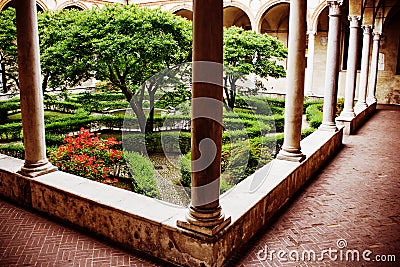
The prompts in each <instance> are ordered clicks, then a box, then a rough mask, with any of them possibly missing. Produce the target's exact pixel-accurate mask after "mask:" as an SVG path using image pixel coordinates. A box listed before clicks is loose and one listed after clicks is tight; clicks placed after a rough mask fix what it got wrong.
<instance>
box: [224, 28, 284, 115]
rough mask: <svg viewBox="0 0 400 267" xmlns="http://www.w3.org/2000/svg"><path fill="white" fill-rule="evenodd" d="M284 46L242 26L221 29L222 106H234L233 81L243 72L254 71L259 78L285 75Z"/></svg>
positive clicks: (235, 88) (231, 107)
mask: <svg viewBox="0 0 400 267" xmlns="http://www.w3.org/2000/svg"><path fill="white" fill-rule="evenodd" d="M286 57H287V48H286V47H285V46H284V45H283V44H282V43H281V42H280V41H279V40H277V39H276V38H273V37H271V36H269V35H267V34H259V33H256V32H254V31H245V30H243V29H242V28H238V27H235V26H233V27H230V28H227V29H225V31H224V67H225V69H224V71H225V77H224V90H225V106H226V107H227V108H228V109H233V108H234V103H235V98H236V94H237V87H236V82H237V80H238V79H241V78H243V75H248V74H250V73H255V74H257V75H259V76H260V77H263V78H266V77H274V78H279V77H285V75H286V72H285V68H284V66H282V65H280V64H279V61H282V60H283V59H285V58H286Z"/></svg>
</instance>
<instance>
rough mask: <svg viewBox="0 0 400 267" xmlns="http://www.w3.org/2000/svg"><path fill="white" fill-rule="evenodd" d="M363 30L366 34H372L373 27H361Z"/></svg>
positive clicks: (365, 25)
mask: <svg viewBox="0 0 400 267" xmlns="http://www.w3.org/2000/svg"><path fill="white" fill-rule="evenodd" d="M361 28H362V29H363V32H364V34H369V35H370V34H371V33H372V25H367V24H364V25H361Z"/></svg>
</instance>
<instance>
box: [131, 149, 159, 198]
mask: <svg viewBox="0 0 400 267" xmlns="http://www.w3.org/2000/svg"><path fill="white" fill-rule="evenodd" d="M124 157H125V160H126V161H127V164H128V167H129V169H130V172H131V174H132V179H133V180H134V185H135V191H136V192H139V193H143V194H144V195H146V196H149V197H157V196H158V189H157V183H156V180H155V173H154V167H153V164H152V163H151V162H150V160H149V159H148V158H146V157H144V156H142V155H141V154H139V153H137V152H128V151H124Z"/></svg>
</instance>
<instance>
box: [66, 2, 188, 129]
mask: <svg viewBox="0 0 400 267" xmlns="http://www.w3.org/2000/svg"><path fill="white" fill-rule="evenodd" d="M84 12H85V13H86V15H82V16H81V19H79V21H78V22H77V23H76V25H75V26H74V27H73V28H72V29H70V31H69V34H68V35H67V38H66V39H65V40H63V41H62V43H63V46H64V47H68V48H69V49H71V48H74V49H73V50H72V51H74V52H75V54H74V55H70V56H71V57H74V58H76V59H80V58H82V57H84V56H87V55H90V56H91V58H90V59H89V60H86V61H85V62H86V64H87V63H88V62H89V63H90V64H91V69H92V70H93V71H94V72H95V74H94V75H95V77H96V78H97V79H99V80H107V81H110V82H111V84H112V85H113V86H114V87H116V88H119V89H120V90H121V91H122V93H123V94H124V95H125V96H126V98H127V100H128V101H130V106H131V108H132V110H133V111H134V113H135V114H136V117H137V118H138V121H139V125H140V129H141V131H142V132H144V131H145V130H146V115H145V112H144V110H143V100H144V99H145V93H147V94H149V98H150V106H151V107H153V106H154V104H152V102H153V103H154V95H155V91H156V90H157V88H158V84H159V83H160V82H161V81H160V80H159V79H157V78H153V79H150V80H149V78H150V77H152V76H153V75H154V74H156V73H158V72H160V71H161V70H163V69H166V68H172V67H173V66H175V65H176V64H178V63H182V62H186V61H188V60H189V59H190V56H191V26H190V23H189V22H188V21H187V20H185V19H183V18H180V17H178V16H175V15H173V14H171V13H169V12H164V11H161V10H160V9H149V8H139V7H138V6H136V5H127V6H119V5H112V6H105V7H104V8H102V9H92V10H90V11H84ZM76 46H78V47H76ZM75 47H76V48H75ZM78 66H79V65H78ZM78 72H79V71H78ZM162 82H164V81H162ZM152 116H153V113H151V114H150V117H152ZM148 130H149V131H152V126H151V127H148Z"/></svg>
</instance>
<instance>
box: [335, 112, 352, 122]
mask: <svg viewBox="0 0 400 267" xmlns="http://www.w3.org/2000/svg"><path fill="white" fill-rule="evenodd" d="M355 117H356V113H354V111H342V112H341V113H340V116H339V117H337V118H336V120H351V119H353V118H355Z"/></svg>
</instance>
